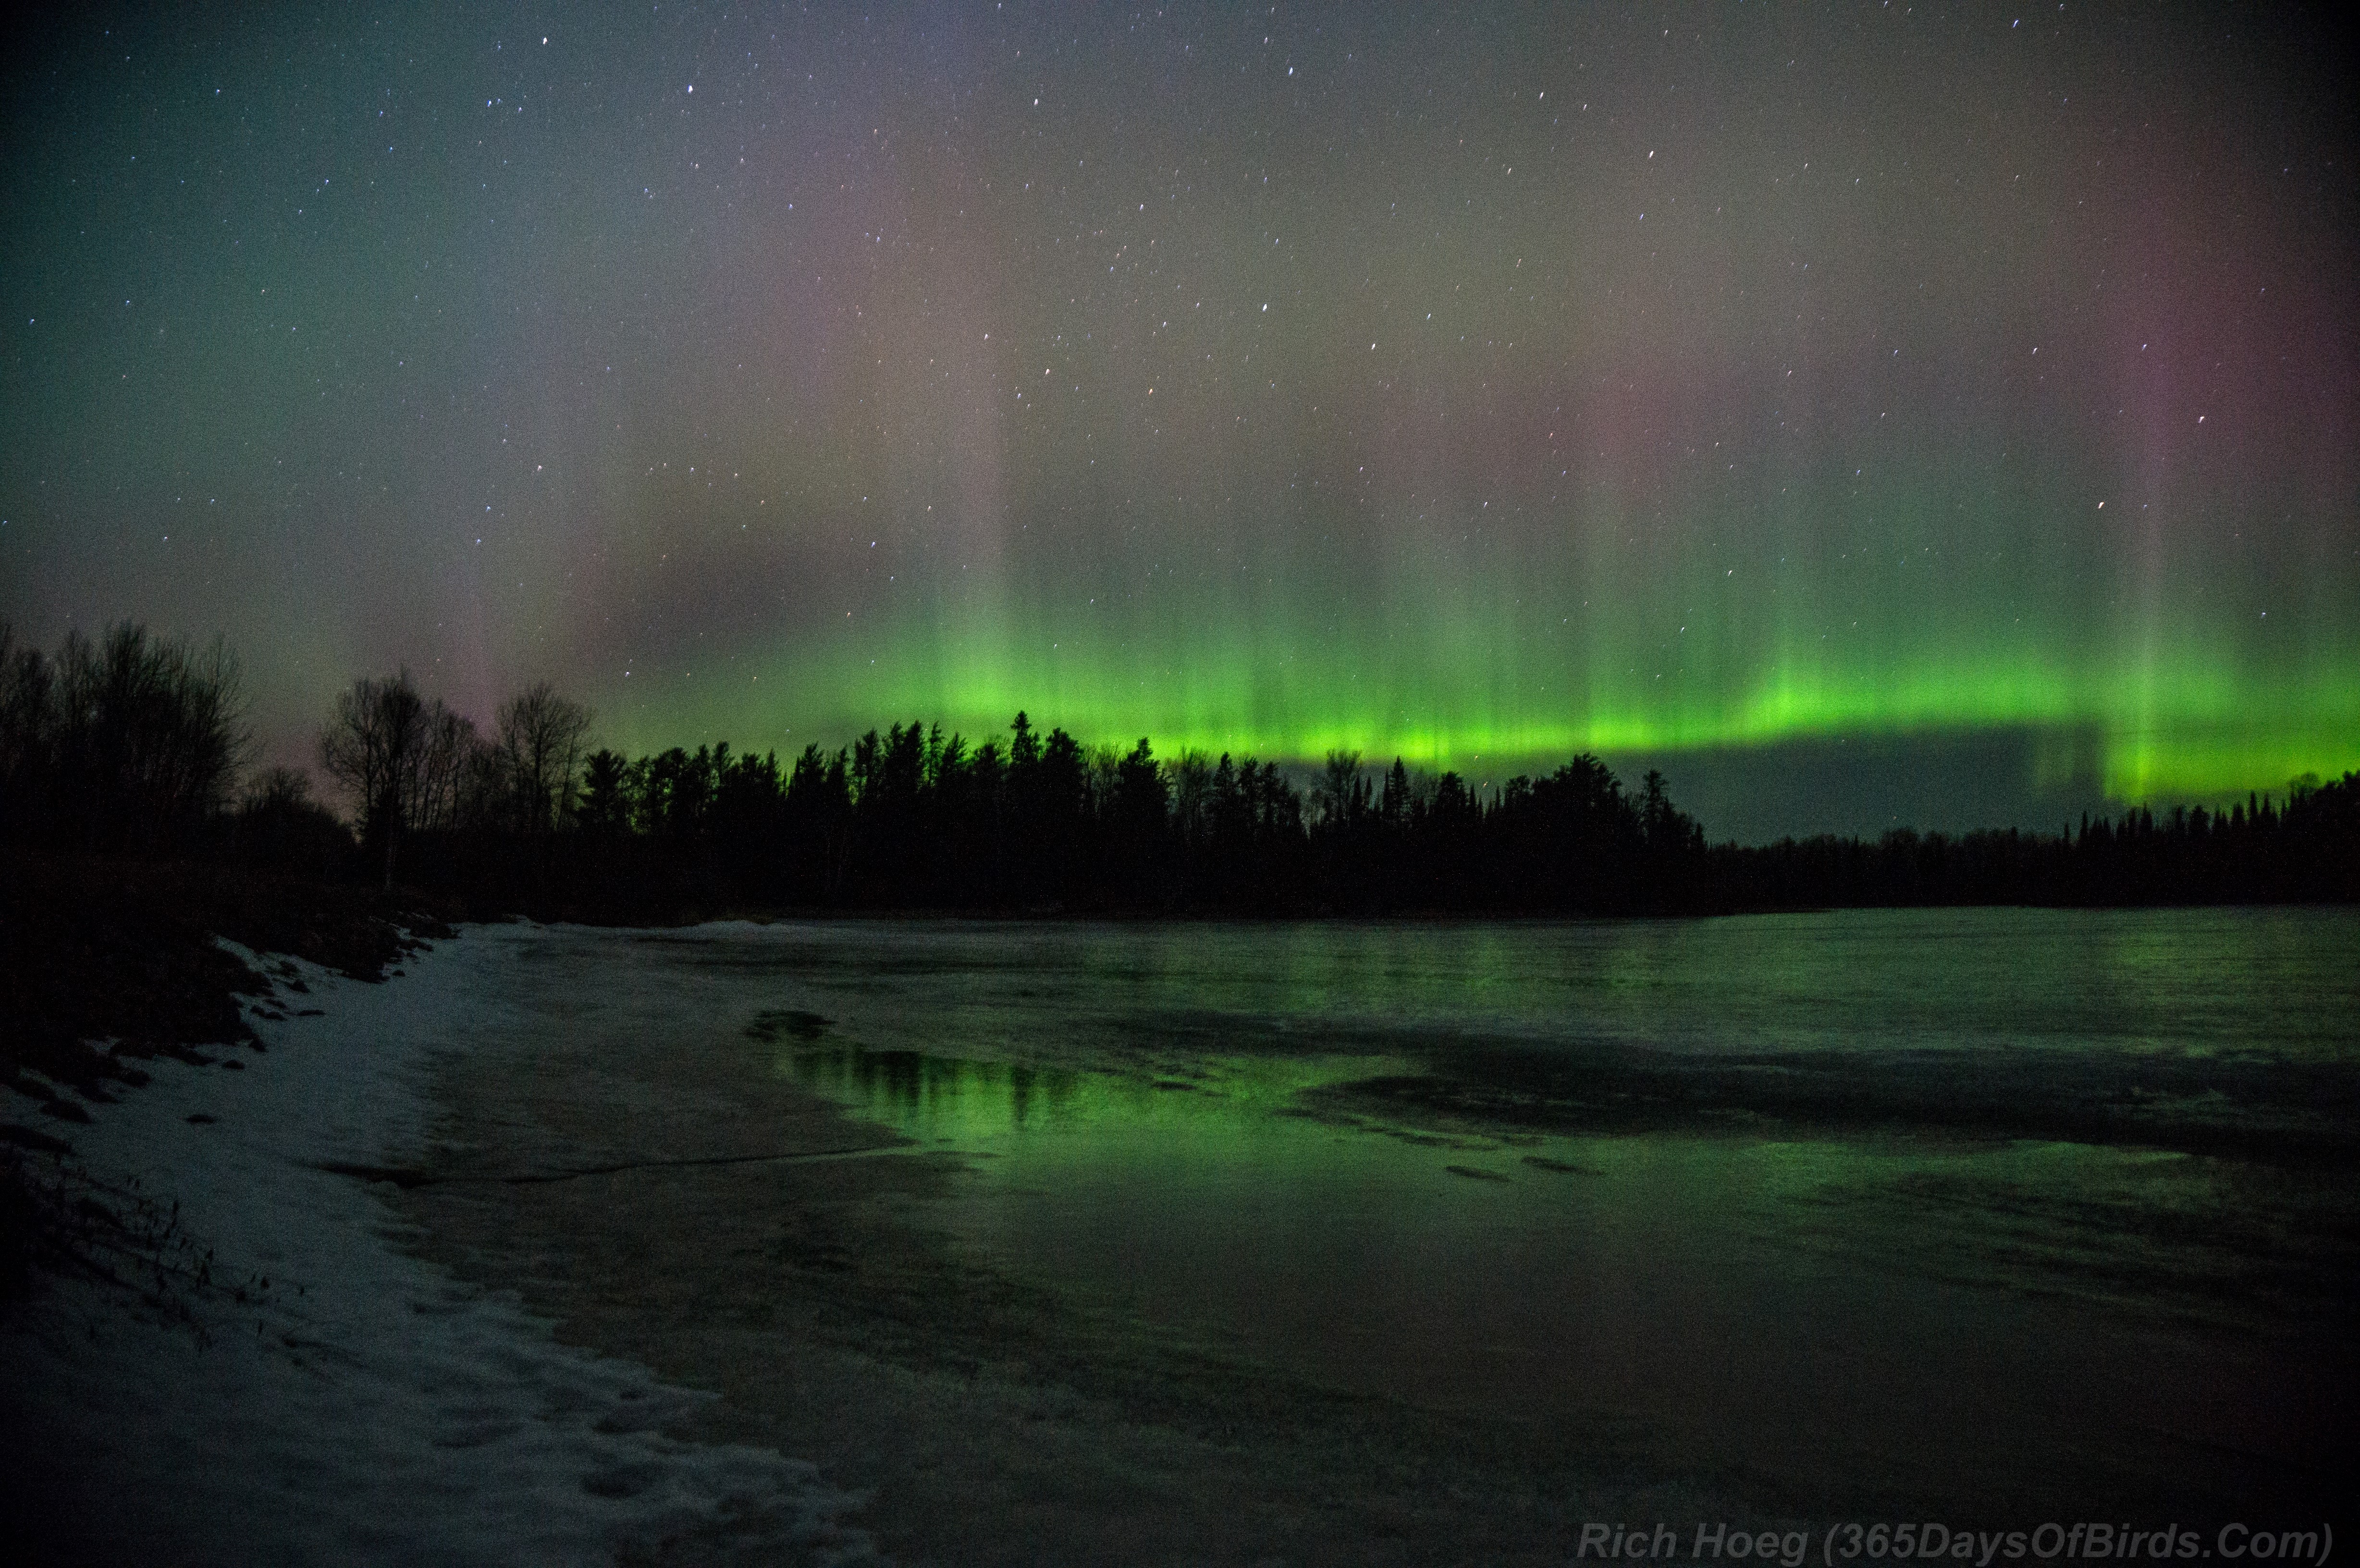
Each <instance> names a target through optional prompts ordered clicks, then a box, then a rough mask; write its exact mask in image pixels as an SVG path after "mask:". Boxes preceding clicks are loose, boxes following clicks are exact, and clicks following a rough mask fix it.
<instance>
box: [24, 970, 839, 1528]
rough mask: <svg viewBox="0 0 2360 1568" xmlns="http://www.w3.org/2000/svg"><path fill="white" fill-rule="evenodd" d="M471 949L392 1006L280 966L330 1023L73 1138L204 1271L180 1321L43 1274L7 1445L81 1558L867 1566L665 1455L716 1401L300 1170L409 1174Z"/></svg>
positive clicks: (470, 986)
mask: <svg viewBox="0 0 2360 1568" xmlns="http://www.w3.org/2000/svg"><path fill="white" fill-rule="evenodd" d="M491 934H492V933H490V932H481V933H476V934H475V936H474V937H473V939H472V940H471V938H470V937H468V936H463V937H462V938H460V939H459V940H457V941H453V942H443V943H441V944H439V946H438V947H437V948H436V949H435V950H434V951H432V952H431V953H421V954H418V955H415V956H413V957H412V958H411V959H410V961H409V963H408V968H409V971H410V973H409V975H407V976H406V977H403V978H397V979H394V980H392V981H390V982H388V983H387V984H383V985H366V984H361V983H357V982H353V981H348V980H344V979H342V978H340V977H338V976H336V975H333V974H330V973H328V972H326V971H323V970H321V969H318V968H315V967H311V966H308V965H298V966H296V969H297V971H299V972H300V975H301V977H302V979H303V980H304V982H305V983H306V984H307V985H309V987H310V991H309V994H308V995H300V994H298V995H291V996H290V995H282V996H281V997H280V998H279V1000H278V1001H277V1002H276V1003H275V1004H273V1005H274V1007H285V1008H290V1009H299V1008H304V1007H317V1008H319V1009H321V1010H322V1012H321V1016H318V1017H308V1018H307V1017H300V1016H290V1017H289V1018H285V1019H283V1020H279V1019H272V1018H267V1017H257V1018H256V1022H255V1027H256V1029H257V1033H258V1034H259V1035H260V1036H261V1038H262V1040H264V1042H265V1044H266V1046H267V1047H268V1050H267V1051H266V1052H264V1053H261V1054H257V1053H256V1052H254V1051H249V1050H246V1049H243V1048H240V1049H237V1050H235V1051H224V1052H223V1053H222V1054H223V1057H224V1061H229V1060H235V1061H240V1062H244V1063H245V1067H244V1070H243V1071H234V1070H230V1069H228V1068H226V1067H224V1066H220V1065H213V1066H191V1065H188V1064H184V1063H180V1062H171V1061H159V1062H156V1063H155V1064H154V1067H153V1073H154V1082H152V1083H149V1084H148V1085H147V1086H146V1087H144V1088H141V1089H137V1090H133V1091H130V1092H128V1093H126V1094H124V1096H123V1098H122V1100H121V1102H120V1103H119V1104H116V1105H107V1106H102V1107H99V1108H98V1110H97V1111H96V1113H95V1118H96V1119H95V1121H94V1123H93V1125H91V1126H88V1127H73V1128H71V1129H66V1130H70V1131H71V1134H72V1141H73V1145H74V1149H75V1154H76V1157H77V1158H78V1159H79V1160H80V1161H81V1162H82V1165H83V1166H84V1167H85V1168H86V1169H87V1171H88V1172H89V1174H90V1175H92V1176H93V1177H94V1178H95V1179H97V1180H98V1181H102V1182H104V1183H107V1184H108V1185H111V1186H116V1187H123V1186H127V1185H129V1184H130V1183H132V1182H133V1181H137V1183H138V1184H139V1188H140V1190H141V1191H143V1192H148V1193H153V1194H157V1195H158V1196H159V1197H162V1198H164V1199H166V1200H168V1201H169V1200H175V1199H176V1200H177V1201H178V1203H179V1205H180V1207H179V1211H178V1223H179V1232H180V1254H181V1256H184V1257H187V1258H196V1257H198V1256H201V1255H202V1254H203V1253H204V1252H205V1251H206V1249H208V1248H209V1249H211V1254H212V1256H211V1261H210V1278H211V1280H212V1283H211V1284H210V1285H209V1286H207V1287H204V1288H202V1289H195V1290H182V1291H180V1293H179V1294H180V1299H181V1300H183V1301H185V1303H186V1305H187V1307H188V1309H189V1311H190V1312H191V1314H192V1316H193V1322H192V1323H191V1322H175V1321H171V1315H170V1314H168V1313H160V1312H156V1311H154V1310H152V1309H150V1308H147V1307H145V1306H143V1305H141V1303H140V1302H139V1301H138V1300H137V1297H136V1296H135V1295H134V1294H133V1293H132V1292H129V1291H126V1290H122V1289H120V1288H115V1287H109V1286H104V1285H101V1284H98V1283H95V1282H93V1281H87V1280H77V1279H50V1280H44V1281H42V1282H40V1283H39V1284H38V1286H37V1290H36V1293H35V1296H34V1298H33V1299H32V1300H31V1301H29V1302H27V1303H26V1304H25V1305H24V1306H22V1307H21V1308H20V1309H19V1310H17V1311H16V1312H14V1313H13V1314H11V1315H10V1316H9V1318H8V1319H7V1320H6V1322H5V1323H0V1365H5V1367H6V1368H7V1371H6V1379H7V1383H8V1384H9V1385H10V1388H9V1399H10V1402H11V1403H12V1404H14V1405H15V1407H16V1408H15V1409H14V1410H10V1411H8V1412H7V1420H8V1422H9V1424H10V1425H12V1426H14V1427H16V1428H18V1429H19V1441H20V1442H25V1443H27V1446H28V1448H29V1453H30V1460H31V1462H32V1463H33V1464H35V1465H37V1466H38V1467H41V1468H43V1469H46V1470H47V1471H49V1475H46V1476H44V1477H39V1478H38V1484H40V1485H42V1486H47V1487H49V1488H51V1489H52V1490H53V1491H54V1493H55V1494H56V1495H55V1497H54V1500H55V1501H56V1503H57V1505H58V1510H59V1513H60V1518H61V1519H63V1520H64V1521H66V1522H67V1523H69V1524H70V1525H71V1528H72V1530H73V1531H74V1537H75V1539H76V1541H77V1543H78V1544H86V1545H87V1547H88V1549H89V1554H90V1555H91V1556H92V1558H93V1560H96V1559H102V1558H109V1557H111V1558H115V1559H116V1560H119V1561H140V1562H184V1563H254V1564H260V1563H314V1562H329V1561H333V1562H345V1563H360V1562H388V1563H390V1562H399V1563H591V1562H605V1561H611V1560H613V1559H614V1558H616V1556H617V1554H618V1553H620V1554H624V1555H628V1556H630V1557H633V1558H638V1557H640V1556H643V1555H644V1556H650V1557H661V1559H662V1560H664V1561H667V1562H672V1561H689V1562H696V1561H715V1560H730V1561H737V1560H741V1559H743V1560H757V1561H762V1562H810V1563H837V1562H865V1561H870V1560H872V1559H871V1552H870V1550H869V1543H868V1541H866V1539H865V1537H863V1536H862V1535H861V1534H860V1533H859V1532H858V1531H857V1530H850V1529H848V1528H847V1527H844V1526H842V1525H841V1524H839V1523H837V1522H836V1520H837V1516H838V1515H840V1514H841V1513H842V1512H843V1511H844V1510H846V1509H847V1508H849V1507H851V1506H853V1504H854V1502H855V1501H856V1499H853V1498H850V1497H846V1496H845V1495H843V1494H841V1493H838V1492H836V1491H833V1490H831V1489H830V1488H829V1487H827V1486H825V1485H824V1484H823V1483H822V1482H821V1480H820V1478H819V1476H818V1475H817V1473H816V1472H815V1471H814V1469H813V1467H812V1466H811V1465H807V1464H804V1463H802V1462H800V1461H797V1460H792V1459H785V1458H781V1456H780V1455H778V1454H774V1453H770V1452H768V1451H764V1450H759V1449H754V1448H748V1447H737V1446H720V1445H707V1444H694V1443H683V1442H678V1441H675V1440H673V1439H671V1438H668V1437H666V1436H664V1435H663V1434H662V1432H661V1428H663V1427H664V1426H666V1425H667V1424H670V1423H672V1421H675V1420H676V1419H677V1418H678V1417H680V1416H681V1415H682V1414H683V1412H684V1411H685V1410H689V1409H691V1408H693V1407H694V1404H695V1402H696V1401H697V1400H699V1399H707V1398H710V1397H711V1396H709V1395H701V1394H696V1393H692V1392H689V1391H687V1390H683V1389H680V1388H669V1387H666V1386H664V1385H662V1384H661V1383H659V1382H658V1381H656V1379H655V1378H654V1377H653V1376H652V1375H651V1374H650V1373H649V1372H648V1371H647V1370H646V1369H645V1368H642V1367H637V1366H634V1365H631V1364H628V1363H624V1362H619V1361H615V1360H611V1359H606V1358H602V1357H598V1356H593V1355H590V1354H588V1353H586V1352H583V1351H577V1350H574V1349H570V1348H567V1347H565V1346H562V1345H558V1344H557V1343H556V1342H555V1341H554V1340H553V1339H552V1336H551V1334H550V1332H549V1329H548V1326H547V1324H546V1323H542V1322H541V1321H539V1320H536V1319H534V1318H532V1317H531V1316H530V1315H529V1314H527V1313H526V1312H524V1311H522V1309H521V1308H520V1307H519V1305H518V1304H517V1302H516V1301H515V1299H514V1298H513V1297H508V1296H504V1295H487V1294H485V1293H483V1292H481V1291H478V1290H473V1289H471V1288H469V1287H467V1286H465V1285H464V1284H461V1283H460V1282H458V1281H455V1280H453V1279H451V1278H450V1277H449V1276H447V1275H445V1274H443V1272H441V1271H440V1270H438V1269H434V1268H432V1267H431V1266H429V1265H427V1264H424V1263H421V1262H420V1261H418V1260H416V1259H414V1258H410V1257H409V1256H407V1255H405V1254H404V1253H402V1252H401V1251H399V1249H398V1247H397V1246H396V1245H395V1240H396V1231H395V1224H396V1222H395V1221H394V1219H393V1217H392V1216H391V1214H389V1212H388V1210H387V1209H386V1208H385V1207H384V1206H383V1205H382V1204H381V1203H379V1201H378V1200H377V1197H376V1196H375V1195H374V1192H373V1190H372V1189H371V1187H370V1186H369V1185H368V1184H367V1183H366V1182H363V1181H357V1180H355V1179H354V1178H352V1177H349V1176H341V1175H333V1174H330V1173H328V1172H327V1171H322V1169H320V1167H321V1166H322V1165H323V1164H342V1165H344V1166H346V1167H352V1166H377V1167H388V1166H397V1165H402V1164H407V1163H409V1162H410V1160H412V1159H414V1157H415V1153H416V1150H417V1149H418V1148H419V1147H420V1145H421V1143H422V1141H423V1138H424V1136H425V1132H426V1118H427V1102H426V1094H425V1085H426V1078H427V1073H428V1071H429V1069H430V1067H431V1065H432V1062H434V1060H435V1059H436V1057H437V1054H438V1053H439V1052H441V1051H446V1050H447V1049H449V1048H448V1046H447V1044H446V1042H447V1041H448V1040H452V1039H453V1038H455V1037H456V1036H457V1035H458V1034H459V1033H460V1032H461V1031H460V1030H459V1029H456V1028H454V1027H453V1026H454V1025H456V1024H457V1023H458V1022H459V1020H460V1019H461V1018H462V1017H463V1016H464V1014H463V1012H462V1009H466V1008H469V1007H473V1006H475V1005H476V1004H478V1003H479V1002H488V1001H490V1000H491V998H490V996H488V995H487V994H486V993H487V990H488V975H489V965H488V964H487V963H486V960H487V959H488V958H489V957H490V955H491V950H492V949H494V948H496V947H497V945H499V944H498V942H497V940H494V941H486V940H483V938H484V937H486V936H490V935H491ZM271 966H272V967H273V968H274V969H278V968H280V967H282V965H281V964H280V961H279V960H277V959H275V958H274V959H273V960H272V961H271ZM207 1116H209V1117H212V1118H213V1120H211V1121H203V1120H191V1117H207ZM26 1479H36V1478H33V1477H26Z"/></svg>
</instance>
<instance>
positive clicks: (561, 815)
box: [497, 681, 590, 833]
mask: <svg viewBox="0 0 2360 1568" xmlns="http://www.w3.org/2000/svg"><path fill="white" fill-rule="evenodd" d="M589 731H590V710H589V709H587V708H585V707H584V706H582V705H581V704H580V703H579V702H569V701H567V700H566V699H565V698H563V697H561V696H559V695H558V694H557V691H556V689H555V688H554V687H552V686H551V685H550V683H549V682H548V681H541V682H539V683H538V684H536V685H533V686H531V687H529V688H527V689H526V690H525V691H520V692H519V693H517V695H515V696H513V697H511V698H509V699H508V701H507V702H503V703H501V704H500V713H499V738H498V741H497V746H498V748H499V756H500V761H501V764H502V766H503V768H504V770H505V771H506V773H507V775H508V787H509V789H510V791H511V796H512V800H513V809H514V811H515V812H516V822H517V825H518V826H519V827H520V828H522V829H524V831H526V832H527V833H546V832H548V831H549V830H550V829H551V828H552V827H555V826H556V825H557V824H558V823H559V822H563V821H564V820H565V816H566V813H567V812H569V811H572V810H573V807H574V786H575V776H576V774H577V773H578V772H579V771H580V768H581V763H582V743H583V737H584V736H585V735H588V734H589Z"/></svg>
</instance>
